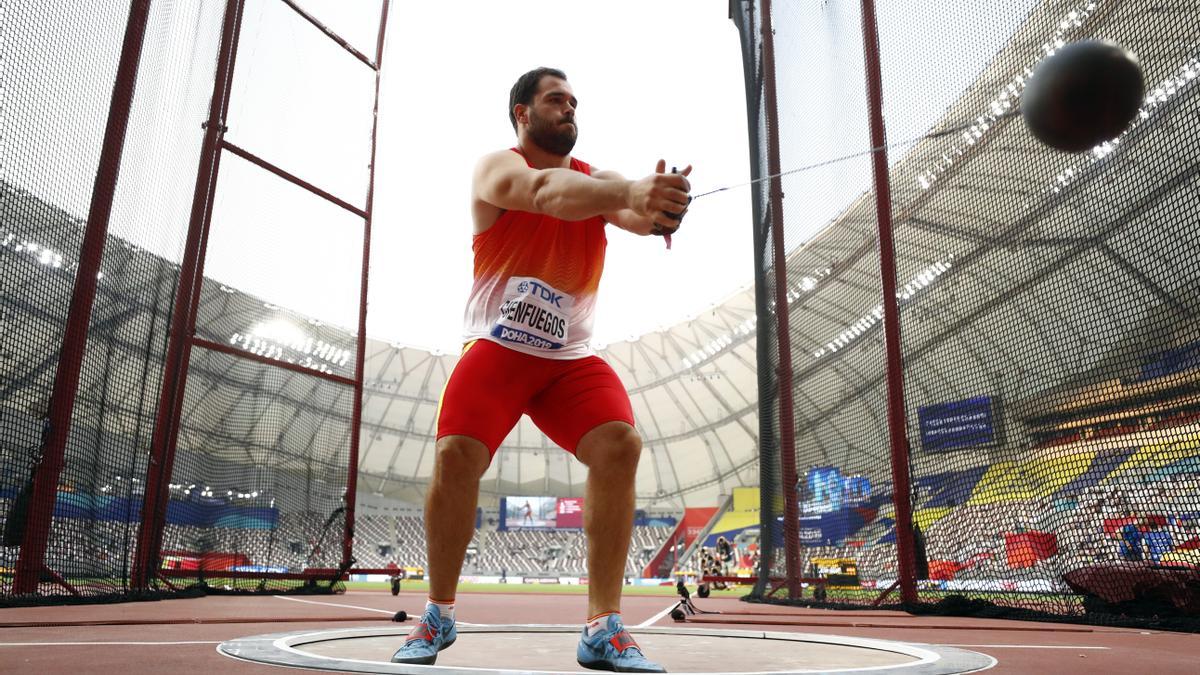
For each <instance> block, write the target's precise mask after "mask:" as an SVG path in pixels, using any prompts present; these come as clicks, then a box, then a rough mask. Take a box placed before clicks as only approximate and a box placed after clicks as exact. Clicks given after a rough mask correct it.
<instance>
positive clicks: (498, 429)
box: [437, 340, 633, 455]
mask: <svg viewBox="0 0 1200 675" xmlns="http://www.w3.org/2000/svg"><path fill="white" fill-rule="evenodd" d="M522 413H524V414H526V415H529V418H530V419H532V420H533V423H534V424H536V425H537V427H538V428H539V429H541V430H542V431H543V432H544V433H545V434H546V435H547V436H549V437H550V440H552V441H554V442H555V443H556V444H557V445H559V446H561V447H562V448H564V449H565V450H567V451H568V452H572V453H573V452H575V448H576V446H578V445H579V439H581V438H583V435H584V434H586V433H587V432H589V431H591V430H592V429H595V428H596V427H597V426H599V425H601V424H604V423H605V422H614V421H619V422H625V423H627V424H629V425H630V426H633V407H632V406H631V405H630V403H629V395H628V394H627V393H625V386H624V385H622V384H621V380H620V379H619V378H618V377H617V374H616V373H615V372H613V369H612V367H611V366H609V365H608V364H607V363H605V362H604V360H603V359H601V358H600V357H598V356H588V357H585V358H582V359H571V360H561V359H544V358H540V357H537V356H530V355H529V354H523V353H521V352H518V351H514V350H512V349H509V348H507V347H502V346H500V345H498V344H496V343H495V342H491V341H490V340H475V341H474V342H470V343H468V344H467V346H466V347H465V348H464V349H463V354H462V357H461V358H460V359H459V361H458V365H456V366H454V372H452V373H451V374H450V379H449V380H448V381H447V382H446V389H445V391H443V392H442V400H441V403H440V405H439V408H438V427H437V437H438V438H439V439H440V438H442V437H443V436H470V437H471V438H474V439H476V440H478V441H480V442H482V443H483V444H484V445H486V446H487V449H488V452H490V453H491V454H492V455H495V454H496V449H497V448H499V447H500V443H501V441H503V440H504V439H505V437H506V436H508V433H509V432H510V431H512V429H513V427H515V426H516V425H517V421H518V420H520V419H521V414H522Z"/></svg>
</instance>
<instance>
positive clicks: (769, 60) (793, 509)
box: [762, 0, 801, 600]
mask: <svg viewBox="0 0 1200 675" xmlns="http://www.w3.org/2000/svg"><path fill="white" fill-rule="evenodd" d="M762 44H763V55H762V59H763V97H764V98H765V99H766V101H765V102H766V111H765V112H766V116H767V172H768V174H769V175H774V176H777V177H776V178H773V179H772V180H771V183H770V184H771V192H770V194H771V197H770V198H771V240H772V244H773V245H774V262H773V265H772V267H773V268H774V270H775V319H776V330H775V339H776V342H777V344H778V346H779V366H778V367H779V464H780V469H781V473H782V474H783V475H782V477H781V483H782V484H781V485H780V489H781V490H782V491H783V544H784V559H785V562H786V569H787V587H788V598H789V599H792V600H794V599H796V598H798V597H800V573H801V571H800V506H799V504H797V503H796V484H797V482H798V477H797V475H796V431H795V426H796V422H795V416H794V413H793V408H794V404H793V401H792V346H791V336H790V332H789V326H788V303H787V251H786V248H785V246H784V243H783V186H782V184H781V182H780V179H779V178H778V174H779V173H781V170H780V168H779V109H778V107H777V104H778V98H777V96H776V91H775V37H774V32H773V29H772V28H771V0H763V4H762Z"/></svg>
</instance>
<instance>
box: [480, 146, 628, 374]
mask: <svg viewBox="0 0 1200 675" xmlns="http://www.w3.org/2000/svg"><path fill="white" fill-rule="evenodd" d="M513 152H517V153H518V154H520V152H519V151H518V150H517V149H516V148H513ZM571 169H573V170H575V171H580V172H582V173H585V174H588V175H591V167H590V166H588V165H587V164H586V163H584V162H581V161H579V160H577V159H571ZM604 226H605V222H604V218H603V217H601V216H595V217H592V218H588V219H586V220H580V221H566V220H562V219H560V218H555V217H554V216H548V215H541V214H536V213H528V212H525V211H505V212H503V213H502V214H501V215H500V218H499V219H497V220H496V223H495V224H494V225H492V226H491V227H490V228H488V230H487V231H485V232H483V233H482V234H477V235H475V238H474V241H473V243H472V249H473V250H474V253H475V283H474V285H473V286H472V288H471V295H470V298H469V299H468V300H467V310H466V316H465V318H464V334H463V337H464V338H465V340H466V341H471V340H477V339H483V340H490V341H492V342H495V343H497V344H501V345H504V346H505V347H508V348H509V349H513V350H516V351H519V352H522V353H525V354H530V355H532V356H540V357H543V358H549V359H578V358H582V357H585V356H591V355H592V354H593V353H594V352H593V350H592V348H591V346H590V344H589V342H590V341H591V337H592V323H593V319H594V314H595V309H596V292H597V290H598V289H599V287H600V273H601V272H602V271H603V269H604V250H605V247H606V246H607V243H608V242H607V239H606V238H605V234H604Z"/></svg>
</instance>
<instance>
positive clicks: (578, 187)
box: [474, 150, 633, 220]
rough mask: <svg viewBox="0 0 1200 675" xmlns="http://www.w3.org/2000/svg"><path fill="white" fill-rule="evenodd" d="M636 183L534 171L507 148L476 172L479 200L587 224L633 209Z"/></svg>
mask: <svg viewBox="0 0 1200 675" xmlns="http://www.w3.org/2000/svg"><path fill="white" fill-rule="evenodd" d="M632 185H633V182H632V181H628V180H624V179H619V180H600V179H598V178H595V177H592V176H587V175H585V174H582V173H580V172H578V171H572V170H571V169H533V168H530V167H529V166H528V165H527V164H525V160H524V159H522V158H521V156H520V155H518V154H517V153H515V152H512V151H510V150H502V151H500V152H495V153H492V154H490V155H487V156H485V157H484V158H483V159H482V160H480V162H479V165H478V166H477V167H476V168H475V178H474V197H475V199H476V200H478V201H482V202H484V203H486V204H490V205H492V206H494V207H496V208H500V209H507V210H516V211H528V212H530V213H544V214H546V215H550V216H554V217H555V218H561V219H563V220H583V219H585V218H591V217H592V216H598V215H602V214H605V213H611V212H616V211H620V210H622V209H626V208H628V207H629V205H630V201H631V188H632Z"/></svg>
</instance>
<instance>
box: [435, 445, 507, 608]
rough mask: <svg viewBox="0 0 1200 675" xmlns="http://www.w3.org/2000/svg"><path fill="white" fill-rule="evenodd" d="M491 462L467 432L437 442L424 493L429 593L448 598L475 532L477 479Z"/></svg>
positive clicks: (483, 447) (485, 450) (488, 456)
mask: <svg viewBox="0 0 1200 675" xmlns="http://www.w3.org/2000/svg"><path fill="white" fill-rule="evenodd" d="M490 463H491V453H489V452H488V449H487V446H486V445H484V444H483V443H481V442H479V441H477V440H475V439H474V438H471V437H469V436H443V437H442V438H439V439H438V441H437V456H436V458H435V459H434V464H433V477H432V479H431V480H430V482H429V492H428V493H426V495H425V546H426V550H427V551H428V554H429V560H428V564H427V567H428V570H426V573H427V574H428V575H429V597H430V598H432V599H434V600H438V601H446V602H449V601H452V600H454V597H455V594H456V591H457V589H458V575H459V574H460V573H461V572H462V565H463V558H465V557H466V555H467V545H468V544H470V543H471V537H472V536H473V535H474V534H475V507H476V504H477V501H478V497H479V479H480V478H481V477H482V476H483V474H484V472H485V471H487V468H488V465H489V464H490Z"/></svg>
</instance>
